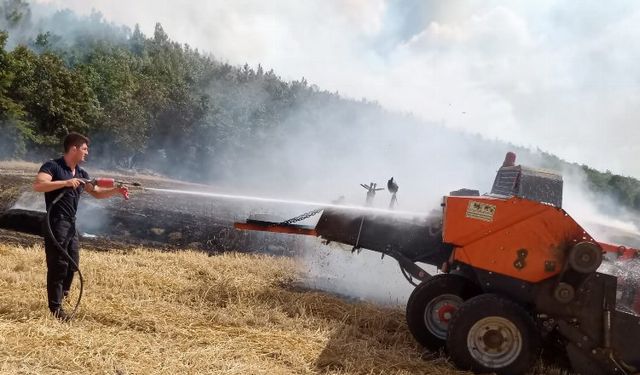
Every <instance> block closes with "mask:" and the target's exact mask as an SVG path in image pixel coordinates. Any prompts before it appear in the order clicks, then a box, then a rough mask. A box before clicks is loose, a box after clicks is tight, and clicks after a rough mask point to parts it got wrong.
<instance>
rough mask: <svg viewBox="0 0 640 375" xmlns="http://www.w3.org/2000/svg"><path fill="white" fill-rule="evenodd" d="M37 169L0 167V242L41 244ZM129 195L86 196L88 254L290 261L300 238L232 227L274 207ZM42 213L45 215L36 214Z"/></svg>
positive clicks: (156, 182) (135, 191)
mask: <svg viewBox="0 0 640 375" xmlns="http://www.w3.org/2000/svg"><path fill="white" fill-rule="evenodd" d="M37 168H38V165H36V164H31V163H23V162H0V242H5V243H19V244H23V245H31V244H33V243H35V242H40V241H41V240H42V233H43V230H42V220H43V218H44V212H43V211H42V210H43V209H44V197H43V195H42V194H38V193H34V192H33V191H32V189H31V183H32V181H33V178H34V176H35V174H36V172H37ZM94 175H96V176H98V175H99V176H105V177H115V178H117V179H121V180H125V181H135V182H139V183H140V184H142V185H143V186H144V187H145V188H165V189H176V190H189V191H213V190H214V188H213V187H211V186H205V185H198V184H190V183H184V182H180V181H174V180H171V179H168V178H163V177H162V176H154V175H132V174H123V173H122V172H120V173H113V172H102V171H97V172H94ZM130 189H131V194H130V195H131V199H130V200H129V201H124V200H122V199H121V198H120V197H113V198H109V199H104V200H97V199H94V198H93V197H91V196H89V195H88V194H85V195H84V196H83V198H82V199H81V202H80V207H79V210H78V221H77V227H78V231H79V233H80V236H81V240H82V246H83V248H90V249H91V248H92V249H95V250H110V249H114V250H116V249H127V248H132V247H137V246H140V245H147V246H152V247H154V248H158V249H167V250H172V249H184V248H191V249H198V250H202V251H205V252H209V253H218V252H224V251H230V250H233V251H241V252H269V253H272V254H278V255H290V254H291V253H292V252H293V251H294V250H295V247H296V244H297V241H299V239H298V238H296V237H297V236H278V235H272V234H269V233H263V232H248V231H239V230H236V229H235V228H233V223H234V222H235V221H244V220H245V219H246V218H247V217H248V215H250V214H251V213H254V212H261V213H264V212H265V210H267V211H268V210H270V209H269V208H265V207H256V206H252V205H251V204H250V203H246V202H245V203H243V202H241V201H237V200H222V199H213V198H210V197H200V196H194V195H184V194H170V193H164V192H156V191H151V190H146V189H144V188H136V187H131V188H130ZM16 203H17V205H16ZM25 206H26V208H27V209H24V208H25ZM38 206H39V210H40V211H38V210H34V209H33V208H36V209H38ZM16 207H18V208H16ZM254 210H256V211H254ZM274 210H277V208H275V209H274ZM272 213H273V212H272ZM292 216H295V214H293V215H292ZM283 218H288V217H283Z"/></svg>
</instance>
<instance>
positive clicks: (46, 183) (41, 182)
mask: <svg viewBox="0 0 640 375" xmlns="http://www.w3.org/2000/svg"><path fill="white" fill-rule="evenodd" d="M52 179H53V178H52V177H51V175H50V174H48V173H46V172H39V173H38V174H37V175H36V180H35V181H34V182H33V190H35V191H37V192H38V193H48V192H50V191H54V190H58V189H62V188H65V187H70V188H74V189H75V188H77V187H78V186H80V185H81V184H84V181H82V180H80V179H77V178H72V179H70V180H61V181H51V180H52Z"/></svg>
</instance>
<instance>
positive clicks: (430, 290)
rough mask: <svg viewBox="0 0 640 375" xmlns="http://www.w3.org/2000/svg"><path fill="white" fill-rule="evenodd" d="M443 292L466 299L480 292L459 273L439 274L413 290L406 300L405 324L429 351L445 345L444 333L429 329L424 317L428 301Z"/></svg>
mask: <svg viewBox="0 0 640 375" xmlns="http://www.w3.org/2000/svg"><path fill="white" fill-rule="evenodd" d="M443 294H453V295H456V296H459V297H460V298H461V299H462V301H466V300H467V299H469V298H471V297H473V296H476V295H478V294H480V288H479V287H478V286H477V285H475V284H474V283H473V282H471V281H470V280H468V279H466V278H464V277H462V276H460V275H454V274H439V275H435V276H433V277H432V278H430V279H428V280H426V281H423V282H422V283H421V284H420V285H418V286H417V287H416V288H415V289H414V290H413V292H412V293H411V296H410V297H409V300H408V301H407V307H406V319H407V325H408V327H409V331H410V332H411V334H412V335H413V337H414V338H415V339H416V341H418V343H420V344H421V345H422V346H424V347H425V348H427V349H429V350H431V351H438V350H440V349H441V348H443V347H444V346H445V343H446V335H445V336H444V337H439V336H438V335H436V334H435V333H433V332H431V331H430V330H429V328H428V327H427V325H426V323H425V318H424V316H425V309H426V308H427V306H428V305H429V302H430V301H432V300H433V299H434V298H437V297H439V296H441V295H443Z"/></svg>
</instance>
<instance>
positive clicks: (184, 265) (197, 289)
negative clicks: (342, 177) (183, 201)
mask: <svg viewBox="0 0 640 375" xmlns="http://www.w3.org/2000/svg"><path fill="white" fill-rule="evenodd" d="M81 256H82V259H81V267H82V268H83V270H84V276H85V279H86V286H85V287H86V289H85V296H84V298H83V303H82V306H81V312H80V314H79V316H78V319H77V320H76V321H74V322H72V323H70V324H61V323H58V322H57V321H55V320H53V319H52V318H51V317H50V316H49V314H48V311H47V309H46V292H45V265H44V254H43V250H42V248H41V247H38V246H36V247H31V248H23V247H10V246H6V245H0V269H2V272H1V273H0V288H2V290H3V292H2V293H1V294H0V371H1V372H2V373H6V374H17V373H31V374H36V373H37V374H49V373H56V374H58V373H77V374H159V373H163V374H195V373H199V374H204V373H206V374H216V373H220V374H376V373H380V374H382V373H384V374H455V373H458V372H456V371H455V370H453V369H452V367H451V366H450V365H449V364H447V363H446V362H445V361H444V360H441V361H436V362H425V361H424V360H422V359H421V358H420V350H419V348H418V347H417V346H416V344H415V343H414V341H413V340H412V338H411V337H410V335H409V334H408V332H407V331H406V327H405V324H404V317H403V314H402V312H401V311H396V310H385V309H381V308H377V307H374V306H367V305H363V304H349V303H346V302H344V301H342V300H340V299H337V298H335V297H332V296H329V295H326V294H323V293H318V292H309V291H301V290H296V289H295V288H293V287H292V286H291V285H292V284H291V283H292V281H293V280H294V278H295V273H296V267H295V264H294V263H293V262H292V261H291V260H286V259H276V258H271V257H266V256H252V255H237V254H226V255H220V256H213V257H208V256H207V255H205V254H201V253H196V252H179V253H161V252H157V251H148V250H144V249H140V250H136V251H133V252H130V253H128V254H123V253H99V252H88V251H85V252H83V253H82V255H81ZM459 373H461V372H459Z"/></svg>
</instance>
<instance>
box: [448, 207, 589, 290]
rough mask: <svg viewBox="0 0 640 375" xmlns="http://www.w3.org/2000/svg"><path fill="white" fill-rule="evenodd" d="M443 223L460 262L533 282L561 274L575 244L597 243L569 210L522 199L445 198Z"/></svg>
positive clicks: (449, 241)
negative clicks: (582, 242)
mask: <svg viewBox="0 0 640 375" xmlns="http://www.w3.org/2000/svg"><path fill="white" fill-rule="evenodd" d="M443 225H444V228H443V239H444V242H447V243H450V244H453V245H454V246H455V249H454V259H455V260H457V261H459V262H463V263H466V264H469V265H471V266H473V267H476V268H480V269H484V270H487V271H493V272H496V273H499V274H503V275H507V276H511V277H514V278H517V279H520V280H524V281H528V282H539V281H542V280H544V279H547V278H549V277H552V276H554V275H557V274H558V273H559V272H560V271H561V269H562V266H563V264H564V260H565V257H566V253H567V251H568V250H569V249H570V248H571V246H572V245H573V244H575V243H576V242H578V241H584V240H587V241H593V242H595V241H594V240H593V238H591V236H589V234H588V233H586V232H585V231H584V230H583V229H582V228H581V227H580V226H579V225H578V224H577V223H576V222H575V221H574V220H573V219H572V218H571V217H570V216H569V215H568V214H567V213H566V212H565V211H564V210H562V209H559V208H556V207H553V206H550V205H545V204H541V203H538V202H535V201H530V200H526V199H522V198H517V197H513V198H509V199H500V198H492V197H446V198H445V216H444V223H443ZM524 253H526V255H525V256H522V254H524Z"/></svg>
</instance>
